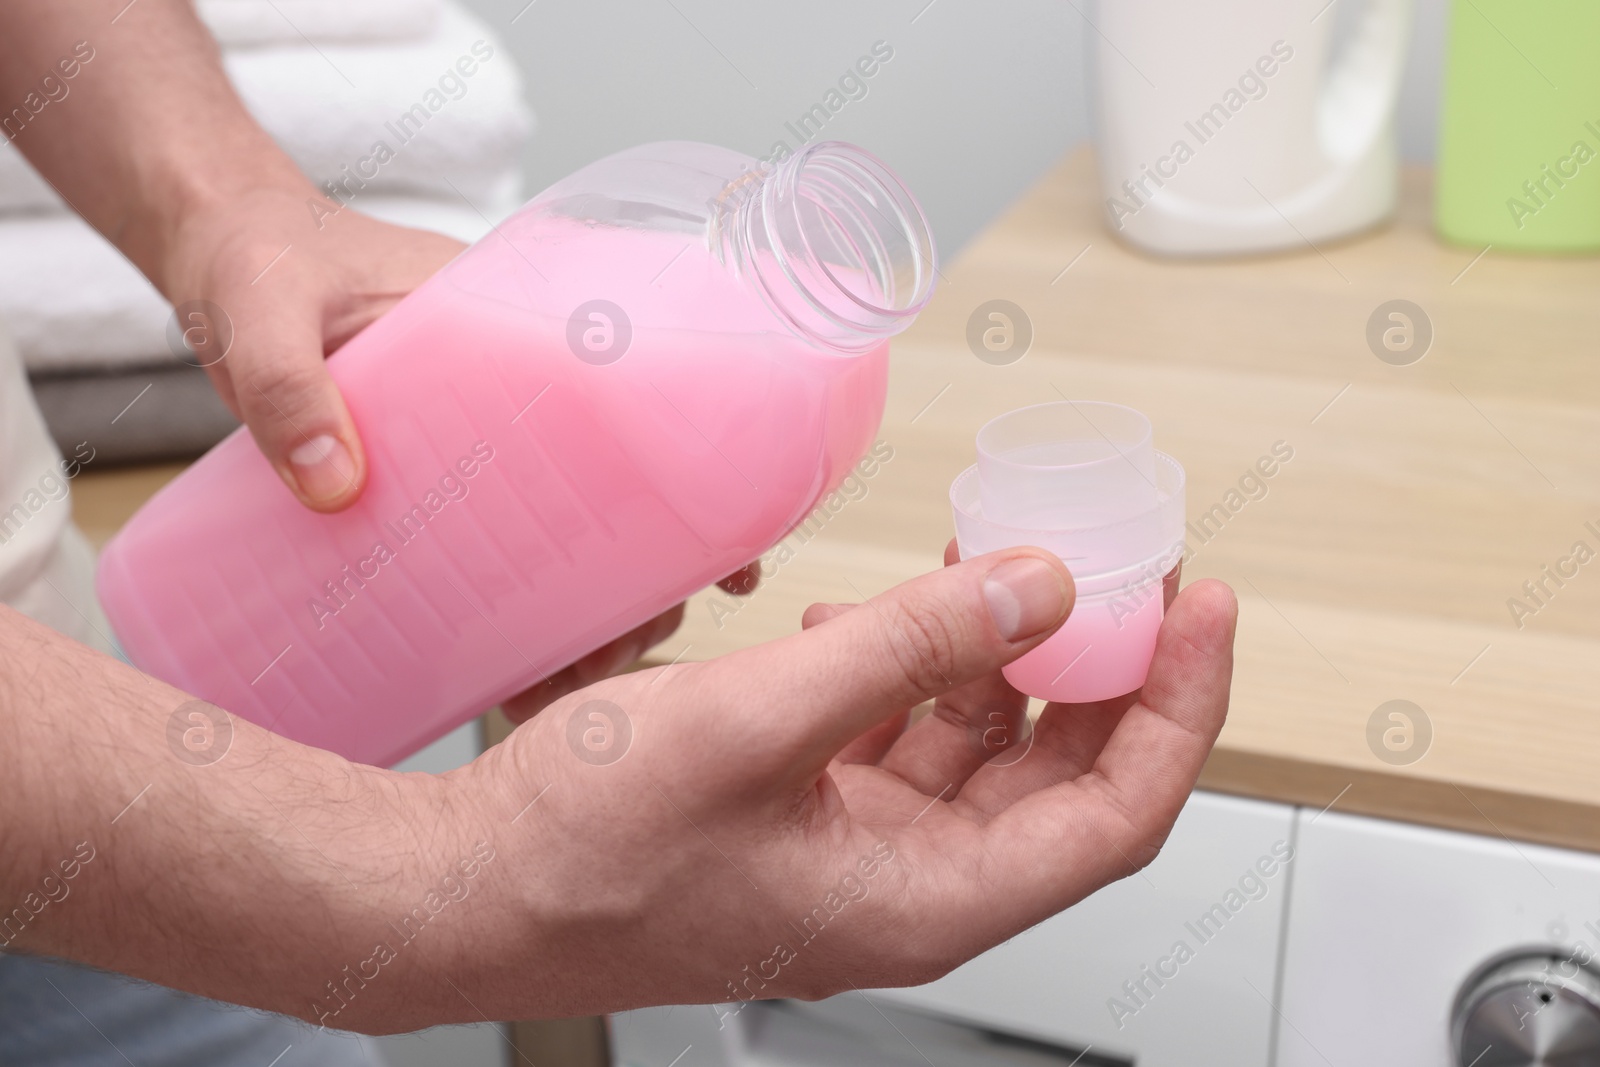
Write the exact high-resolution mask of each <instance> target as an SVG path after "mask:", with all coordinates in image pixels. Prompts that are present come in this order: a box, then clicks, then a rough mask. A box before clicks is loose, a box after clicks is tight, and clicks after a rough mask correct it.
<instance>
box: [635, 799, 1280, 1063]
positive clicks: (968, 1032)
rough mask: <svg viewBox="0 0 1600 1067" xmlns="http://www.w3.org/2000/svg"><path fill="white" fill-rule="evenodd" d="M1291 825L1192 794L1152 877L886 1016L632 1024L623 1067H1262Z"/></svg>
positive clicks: (769, 1012) (864, 1011) (854, 1009)
mask: <svg viewBox="0 0 1600 1067" xmlns="http://www.w3.org/2000/svg"><path fill="white" fill-rule="evenodd" d="M1293 825H1294V819H1293V809H1292V808H1289V807H1287V806H1285V805H1280V804H1266V803H1260V802H1257V801H1250V800H1240V799H1237V798H1233V797H1224V796H1219V795H1217V794H1214V793H1197V794H1195V795H1194V796H1193V797H1192V798H1190V801H1189V803H1188V805H1187V806H1186V807H1185V808H1184V810H1183V814H1182V815H1181V816H1180V817H1179V819H1178V822H1177V825H1176V827H1174V829H1173V831H1172V835H1171V837H1170V838H1169V839H1168V840H1167V844H1166V847H1165V848H1164V849H1163V850H1162V852H1161V855H1160V856H1159V857H1158V858H1157V859H1156V861H1155V862H1154V863H1152V864H1151V865H1150V866H1149V867H1148V868H1147V869H1146V870H1145V871H1144V872H1143V873H1142V874H1135V875H1132V876H1130V877H1128V878H1125V879H1123V880H1122V881H1120V882H1117V883H1115V884H1113V885H1110V886H1107V887H1106V888H1105V889H1102V890H1101V891H1100V892H1098V893H1096V894H1095V895H1094V896H1092V897H1090V898H1089V899H1088V900H1086V901H1084V902H1083V903H1081V904H1079V905H1077V906H1076V907H1074V908H1072V909H1070V910H1068V911H1066V912H1064V913H1062V914H1061V915H1058V916H1056V917H1055V918H1053V919H1050V920H1048V921H1047V922H1044V923H1042V924H1040V925H1039V926H1037V927H1035V928H1033V929H1032V930H1029V931H1027V932H1026V933H1023V934H1021V935H1019V936H1018V937H1016V938H1014V939H1012V940H1011V941H1009V942H1007V943H1006V944H1004V945H1001V946H1000V947H998V948H995V949H993V950H991V951H989V952H987V953H985V954H984V955H982V956H980V957H978V958H977V959H975V960H973V961H972V962H970V963H968V964H967V965H966V966H964V967H961V968H959V969H957V970H956V971H955V972H953V973H951V974H949V975H947V976H946V977H944V978H943V979H940V980H939V981H937V982H934V983H932V984H931V985H926V986H921V987H918V988H914V989H894V990H878V991H875V992H873V993H872V994H871V997H872V998H873V1000H874V1002H875V1003H876V1005H877V1007H873V1006H872V1005H869V1004H867V1002H866V1001H864V1000H863V999H862V998H861V997H860V996H858V995H856V994H848V995H846V996H844V997H835V998H833V999H832V1000H828V1001H823V1002H821V1003H820V1004H817V1005H802V1004H788V1005H780V1006H777V1007H773V1008H770V1009H765V1010H763V1009H761V1008H760V1006H757V1005H751V1006H747V1007H746V1008H745V1009H744V1010H743V1011H741V1012H740V1013H739V1014H738V1016H737V1017H736V1021H734V1022H732V1023H730V1024H729V1027H728V1029H727V1030H721V1031H719V1029H718V1026H717V1017H716V1013H715V1012H713V1011H712V1010H710V1009H708V1008H704V1007H698V1008H660V1009H651V1010H646V1011H639V1012H628V1013H625V1014H623V1015H620V1016H618V1017H617V1019H616V1026H615V1033H616V1043H617V1050H618V1062H619V1063H621V1064H625V1065H630V1067H631V1065H638V1067H666V1065H668V1064H671V1063H673V1062H674V1060H675V1059H676V1058H677V1057H679V1056H681V1057H682V1059H681V1060H678V1061H677V1063H676V1064H675V1067H713V1065H715V1067H724V1065H726V1067H822V1065H824V1064H828V1065H833V1064H838V1063H849V1064H851V1065H852V1067H869V1065H870V1067H877V1065H884V1067H900V1065H902V1064H905V1065H907V1067H921V1065H923V1064H924V1063H926V1062H928V1061H930V1060H931V1061H932V1062H933V1063H937V1064H939V1065H940V1067H963V1065H966V1064H982V1065H983V1067H1009V1065H1013V1064H1015V1065H1019V1067H1020V1065H1028V1067H1033V1065H1043V1064H1051V1065H1059V1067H1065V1065H1066V1064H1068V1063H1071V1062H1073V1061H1074V1060H1075V1058H1076V1056H1077V1053H1078V1052H1081V1051H1083V1050H1084V1049H1085V1048H1088V1047H1089V1046H1093V1047H1092V1049H1091V1051H1090V1052H1089V1054H1088V1055H1087V1056H1085V1057H1083V1058H1082V1060H1081V1061H1079V1067H1087V1065H1089V1064H1113V1063H1118V1062H1122V1063H1126V1062H1127V1061H1129V1060H1136V1061H1137V1063H1138V1064H1139V1067H1267V1065H1268V1064H1269V1062H1270V1058H1269V1055H1268V1050H1269V1049H1270V1048H1271V1044H1272V1039H1273V1012H1272V1008H1271V1006H1270V1004H1269V1003H1268V1001H1267V999H1266V998H1267V997H1270V996H1272V995H1273V990H1274V988H1275V978H1276V968H1277V945H1278V940H1279V935H1280V931H1281V927H1282V924H1283V918H1284V902H1285V900H1286V899H1287V897H1288V894H1289V892H1290V887H1291V882H1292V879H1293V878H1294V877H1295V873H1296V872H1295V868H1296V867H1297V866H1298V863H1299V861H1298V860H1294V861H1292V862H1287V863H1286V862H1285V861H1284V857H1285V856H1287V855H1289V854H1290V850H1291V848H1292V847H1293V841H1292V833H1293ZM1179 945H1183V946H1184V949H1183V950H1179V949H1178V948H1177V946H1179ZM1252 990H1258V991H1259V992H1254V991H1252ZM899 1009H908V1012H907V1013H905V1014H902V1011H901V1010H899Z"/></svg>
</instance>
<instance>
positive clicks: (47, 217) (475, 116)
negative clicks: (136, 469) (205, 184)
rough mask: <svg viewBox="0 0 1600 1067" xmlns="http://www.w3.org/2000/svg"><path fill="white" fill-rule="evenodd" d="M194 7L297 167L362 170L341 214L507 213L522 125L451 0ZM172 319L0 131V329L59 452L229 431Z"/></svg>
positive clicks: (478, 216)
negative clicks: (173, 336) (179, 348)
mask: <svg viewBox="0 0 1600 1067" xmlns="http://www.w3.org/2000/svg"><path fill="white" fill-rule="evenodd" d="M195 6H196V9H197V10H198V12H199V14H200V16H201V18H202V20H203V21H204V22H205V23H206V25H207V26H208V27H209V28H210V29H211V31H212V33H213V34H214V35H215V36H216V38H217V40H218V42H219V43H220V44H221V45H222V49H223V59H224V63H225V66H226V68H227V71H228V75H229V76H230V78H231V79H232V80H233V84H234V85H235V87H236V88H237V89H238V91H239V95H240V96H241V97H242V98H243V100H244V103H245V105H246V106H247V107H248V108H249V109H250V112H251V113H252V114H253V115H254V116H255V118H256V120H257V121H258V122H260V123H261V125H262V126H263V127H264V128H265V129H266V130H267V132H268V133H270V134H271V135H272V136H273V137H274V138H276V140H277V141H278V143H279V144H280V145H282V146H283V148H284V150H285V151H287V152H288V154H289V155H290V156H291V157H293V158H294V160H295V162H296V163H298V164H299V166H300V168H301V169H302V170H304V171H305V172H306V174H308V175H309V176H310V177H311V178H312V179H313V180H314V181H316V182H317V184H318V185H321V186H324V187H327V183H329V182H335V181H340V182H348V175H350V174H352V173H359V174H361V175H362V180H363V181H364V182H365V185H364V187H363V188H361V189H360V190H359V192H357V193H356V194H355V195H354V197H353V198H350V197H347V196H345V195H341V196H340V199H341V200H346V199H348V200H349V205H350V207H349V209H350V210H356V211H361V212H364V213H366V214H368V215H372V216H374V217H376V218H380V219H383V220H386V221H390V222H396V223H401V224H403V225H407V226H416V227H421V228H425V229H432V230H436V231H438V232H441V233H446V234H450V235H451V236H454V237H457V238H459V239H461V240H463V241H472V240H476V239H477V238H478V237H480V236H482V235H483V233H485V232H486V231H487V230H488V229H489V226H490V222H491V221H494V222H498V221H499V220H500V219H502V218H504V217H505V216H506V215H508V214H509V213H510V212H511V211H513V210H515V209H516V208H517V207H519V206H520V204H521V193H522V189H521V177H520V175H521V156H522V151H523V148H524V146H525V144H526V142H527V139H528V136H529V134H530V133H531V131H532V127H533V119H532V116H531V114H530V113H529V111H528V109H527V106H526V104H525V103H524V102H523V94H522V81H521V78H520V76H519V74H518V72H517V68H516V64H515V61H514V60H513V59H512V57H511V54H510V52H509V51H508V50H507V49H506V48H505V47H504V46H503V45H502V43H501V42H500V40H498V39H497V38H496V36H495V35H494V33H493V32H492V31H491V30H490V29H489V28H488V27H487V26H486V25H484V24H483V23H481V22H479V21H478V20H476V19H475V18H473V17H472V16H471V15H469V14H467V13H466V12H465V11H464V10H462V9H461V8H459V7H457V6H455V5H454V4H453V3H451V2H450V0H337V2H328V0H195ZM468 72H470V73H468ZM379 142H383V143H384V144H385V145H386V146H387V148H388V150H389V151H388V152H387V153H384V155H385V156H386V158H384V159H383V160H382V161H381V163H380V162H377V161H375V160H374V150H375V147H376V146H377V144H378V143H379ZM368 175H372V176H371V177H368ZM347 188H355V186H354V185H353V184H347ZM170 316H171V308H170V307H169V306H168V305H167V303H166V301H165V300H163V299H162V297H161V295H160V294H159V293H157V292H156V290H155V289H154V288H153V287H152V286H151V285H150V283H149V282H147V281H145V279H144V277H143V276H142V275H140V274H139V272H138V271H136V270H135V269H134V268H133V267H132V266H131V265H130V264H129V263H128V262H127V260H125V259H123V258H122V256H121V254H120V253H118V252H117V250H116V249H115V248H114V247H113V246H112V245H111V244H110V243H109V242H107V241H106V240H105V239H104V238H102V237H101V236H100V235H99V234H97V233H95V232H94V231H93V230H92V229H90V227H89V226H88V225H87V224H85V223H84V222H83V221H82V220H81V219H79V218H78V217H77V216H76V215H73V214H72V213H71V212H70V211H68V210H67V208H66V207H65V205H64V204H63V203H62V202H61V200H60V198H59V197H57V196H56V194H55V193H54V192H53V191H52V190H51V188H50V186H49V185H48V184H47V183H45V182H44V181H43V179H41V178H40V177H39V175H38V174H37V173H35V172H34V171H33V169H32V168H31V167H30V166H29V165H28V163H27V161H26V160H25V159H24V158H23V156H22V154H21V153H20V152H18V151H17V148H16V146H15V144H13V143H10V142H7V141H0V323H3V325H4V328H5V329H7V330H8V331H9V332H10V333H11V335H12V336H13V337H14V338H15V340H16V343H17V347H18V348H19V349H20V351H21V352H22V355H23V359H24V361H25V362H26V364H27V367H28V373H29V377H30V378H31V379H32V380H33V383H34V391H35V394H36V396H37V397H38V399H39V403H40V407H41V408H42V409H43V410H44V412H45V418H46V421H47V422H48V423H49V424H50V427H51V432H52V433H53V434H54V435H55V437H56V440H57V442H58V443H60V444H61V445H62V447H63V449H64V450H65V451H67V452H71V451H72V449H73V448H74V447H75V446H77V445H78V443H79V442H81V441H88V442H90V443H91V444H93V445H94V447H95V450H96V458H97V460H100V459H105V460H112V461H137V460H153V459H159V458H178V457H185V456H191V455H195V454H198V453H199V452H201V451H203V450H204V449H206V448H208V447H210V446H211V445H212V444H214V443H215V442H216V441H217V440H219V439H220V438H221V437H222V436H223V435H225V434H226V433H227V432H228V431H229V430H231V429H232V428H233V427H234V426H235V425H236V423H235V422H234V420H233V419H232V417H231V416H230V415H229V414H228V413H227V411H226V409H225V408H223V407H222V405H221V403H220V401H218V400H217V399H216V397H215V395H214V394H213V393H212V391H211V389H210V386H209V384H208V381H207V379H206V377H205V374H204V373H203V372H201V371H199V370H196V369H194V368H192V367H189V366H188V365H187V364H185V363H184V362H183V361H181V360H180V359H179V358H178V357H177V355H175V354H174V353H173V352H172V350H171V348H170V346H169V342H168V340H167V323H168V319H169V317H170ZM147 387H148V388H147ZM136 397H137V400H135V398H136ZM130 401H132V402H133V403H132V406H131V407H129V406H127V405H129V403H130Z"/></svg>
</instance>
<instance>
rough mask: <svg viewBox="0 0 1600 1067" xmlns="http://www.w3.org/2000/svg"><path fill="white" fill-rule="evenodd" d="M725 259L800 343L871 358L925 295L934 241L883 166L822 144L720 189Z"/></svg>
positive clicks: (843, 147)
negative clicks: (748, 281)
mask: <svg viewBox="0 0 1600 1067" xmlns="http://www.w3.org/2000/svg"><path fill="white" fill-rule="evenodd" d="M722 199H723V201H724V204H725V205H726V206H725V208H724V210H723V211H721V212H719V214H718V218H717V219H716V222H715V225H717V226H718V228H719V229H721V231H722V233H721V241H722V243H723V248H724V254H725V255H727V256H728V258H729V259H730V260H731V262H732V263H733V264H734V266H735V268H736V269H737V270H738V271H739V272H740V273H741V274H743V275H745V276H747V277H749V278H750V279H751V281H752V283H753V284H754V285H755V286H756V288H757V289H758V290H759V291H760V293H761V295H762V298H763V299H764V300H765V301H766V303H767V305H768V307H770V308H771V309H772V311H773V312H774V314H776V315H777V316H778V317H779V318H780V319H781V320H782V321H783V322H784V323H785V324H787V325H788V326H789V327H790V329H792V330H793V331H794V332H795V333H797V334H799V335H800V336H801V337H804V338H805V339H807V340H809V341H812V342H815V343H816V344H818V345H821V346H823V347H825V348H829V349H832V350H834V351H836V352H841V353H846V354H852V355H853V354H857V353H861V352H866V351H869V350H871V349H873V348H875V347H877V346H878V345H879V344H881V343H882V342H883V341H884V339H886V338H888V337H890V336H892V335H894V334H897V333H899V332H900V331H901V330H904V329H905V328H906V327H907V326H909V325H911V322H912V320H913V319H915V318H916V316H917V313H918V312H920V311H921V310H922V309H923V308H924V307H925V306H927V303H928V300H929V298H930V297H931V296H932V295H933V286H934V277H935V275H936V273H937V271H936V266H935V252H934V247H933V236H932V233H931V232H930V231H929V229H928V221H927V219H926V218H925V217H923V214H922V209H921V208H920V207H918V206H917V202H916V200H915V199H914V198H913V197H912V196H911V194H910V192H908V191H907V190H906V188H905V187H904V186H903V185H901V184H900V180H899V179H898V178H896V177H895V176H894V174H893V173H892V172H891V171H890V170H889V168H888V167H886V166H884V165H883V164H882V163H881V162H879V161H878V160H877V159H876V158H875V157H874V156H872V155H871V154H869V153H867V152H865V151H863V150H862V149H860V148H856V147H855V146H854V145H848V144H844V143H843V142H839V141H822V142H819V143H817V144H814V145H810V146H808V147H807V148H805V149H803V150H801V151H800V152H797V153H796V154H794V155H792V156H790V157H789V158H788V159H785V160H784V161H783V162H782V163H779V164H778V165H777V166H775V167H773V168H771V169H770V170H767V171H765V172H764V173H747V174H745V175H743V176H741V177H740V179H738V180H737V181H736V182H734V183H733V184H732V185H730V186H729V187H728V189H726V190H724V196H723V198H722Z"/></svg>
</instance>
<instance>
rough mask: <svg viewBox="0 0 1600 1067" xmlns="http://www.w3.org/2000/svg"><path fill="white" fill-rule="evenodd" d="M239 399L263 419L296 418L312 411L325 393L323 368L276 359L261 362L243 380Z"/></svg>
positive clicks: (249, 410)
mask: <svg viewBox="0 0 1600 1067" xmlns="http://www.w3.org/2000/svg"><path fill="white" fill-rule="evenodd" d="M239 386H240V387H239V389H238V393H239V401H240V404H241V405H242V406H243V407H244V408H245V410H246V411H248V412H250V413H252V414H254V415H256V416H257V417H259V418H266V419H271V420H283V419H293V418H294V417H295V416H296V414H297V413H302V412H306V411H308V410H310V409H311V408H312V407H313V406H314V405H315V404H316V403H317V401H318V400H319V399H320V397H321V394H322V375H321V374H320V373H319V368H314V367H304V366H299V365H297V364H294V363H290V362H287V361H281V360H274V361H271V362H267V363H262V364H257V365H256V366H253V367H251V368H250V370H248V371H247V372H245V373H244V375H243V381H242V382H240V383H239Z"/></svg>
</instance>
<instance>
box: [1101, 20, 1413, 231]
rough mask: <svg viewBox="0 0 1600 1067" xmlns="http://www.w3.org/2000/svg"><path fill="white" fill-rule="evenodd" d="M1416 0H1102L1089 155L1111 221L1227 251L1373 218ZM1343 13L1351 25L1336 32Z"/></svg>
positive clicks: (1387, 184)
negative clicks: (1093, 142) (1307, 0)
mask: <svg viewBox="0 0 1600 1067" xmlns="http://www.w3.org/2000/svg"><path fill="white" fill-rule="evenodd" d="M1412 4H1413V0H1357V2H1356V3H1355V4H1353V5H1352V4H1340V5H1338V6H1337V7H1335V6H1334V5H1333V4H1331V3H1330V4H1326V5H1324V4H1323V3H1322V2H1320V0H1318V2H1315V3H1312V4H1310V5H1309V6H1308V5H1306V4H1296V3H1284V2H1283V0H1219V2H1213V3H1203V4H1197V3H1191V2H1188V0H1121V2H1119V3H1115V4H1103V5H1101V6H1100V8H1099V10H1098V16H1097V21H1096V23H1095V28H1096V31H1097V32H1096V34H1095V35H1094V37H1093V38H1092V41H1093V47H1094V49H1095V55H1094V65H1095V71H1096V74H1095V77H1096V89H1097V92H1096V94H1095V100H1096V120H1097V124H1098V135H1099V136H1098V144H1097V152H1098V159H1099V169H1100V181H1101V187H1102V195H1103V196H1104V198H1105V216H1106V221H1107V223H1108V224H1109V225H1110V226H1111V228H1112V230H1113V231H1115V232H1116V233H1117V235H1118V236H1119V237H1121V238H1123V239H1124V240H1126V241H1128V242H1129V243H1130V244H1133V245H1135V246H1137V247H1138V248H1140V249H1143V250H1145V251H1148V252H1155V253H1159V254H1163V255H1173V256H1210V255H1231V254H1237V253H1248V252H1266V251H1274V250H1279V249H1298V250H1304V249H1305V248H1306V246H1307V243H1308V242H1311V243H1316V242H1320V241H1323V240H1327V239H1330V238H1334V237H1339V236H1343V235H1345V234H1349V233H1354V232H1356V231H1359V230H1363V229H1366V228H1368V227H1371V226H1374V225H1376V224H1378V223H1380V222H1382V221H1383V220H1384V219H1385V218H1387V217H1388V216H1389V215H1390V214H1391V213H1392V212H1393V210H1394V206H1395V200H1396V194H1397V189H1398V178H1399V168H1398V148H1397V140H1396V135H1395V114H1396V108H1397V103H1398V100H1399V96H1400V82H1401V76H1402V74H1403V72H1404V66H1405V58H1406V47H1407V43H1408V41H1409V38H1410V29H1411V16H1412ZM1341 23H1344V30H1343V31H1342V30H1341Z"/></svg>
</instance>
